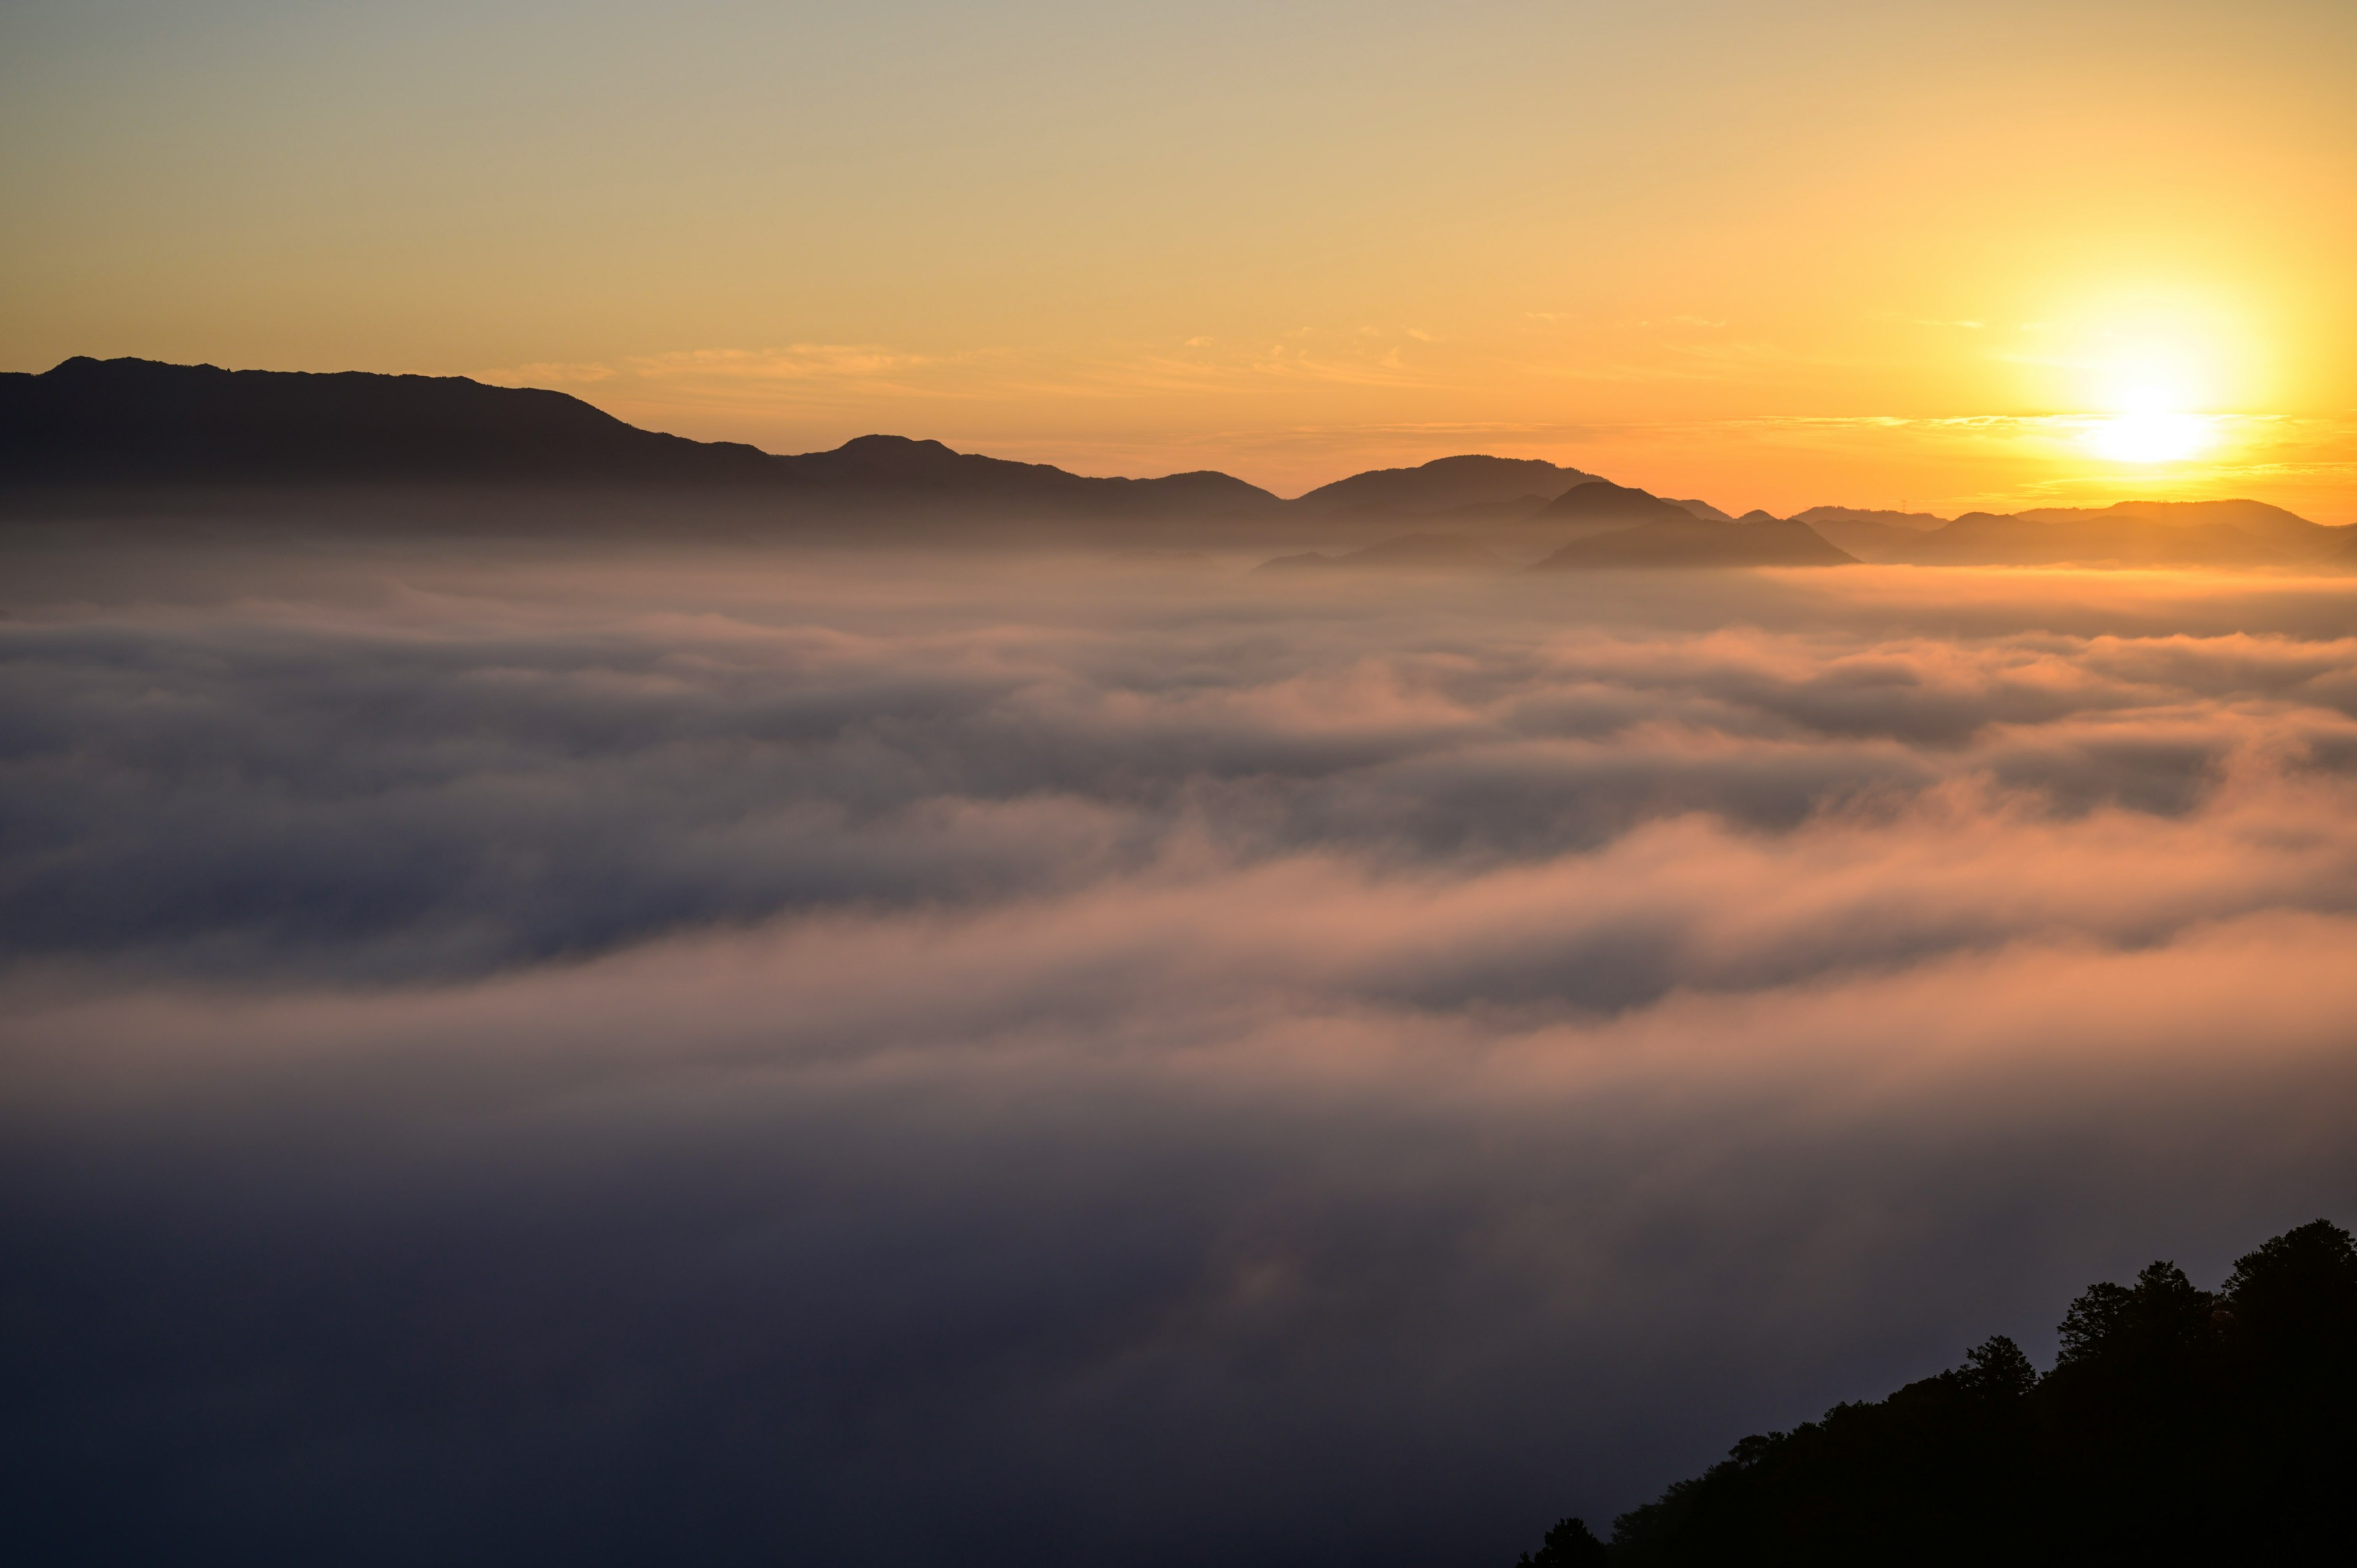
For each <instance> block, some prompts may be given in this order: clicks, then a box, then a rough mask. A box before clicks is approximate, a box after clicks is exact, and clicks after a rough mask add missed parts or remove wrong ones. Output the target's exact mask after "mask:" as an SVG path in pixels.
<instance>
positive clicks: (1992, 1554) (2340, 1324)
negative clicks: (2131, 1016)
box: [1538, 1219, 2357, 1568]
mask: <svg viewBox="0 0 2357 1568" xmlns="http://www.w3.org/2000/svg"><path fill="white" fill-rule="evenodd" d="M2352 1411H2357V1244H2352V1240H2351V1238H2350V1236H2349V1233H2348V1232H2347V1231H2345V1230H2341V1229H2340V1228H2339V1227H2337V1226H2334V1225H2331V1224H2329V1223H2327V1222H2326V1221H2324V1220H2320V1219H2319V1220H2317V1221H2315V1222H2313V1223H2311V1224H2308V1225H2303V1226H2301V1227H2299V1228H2298V1230H2290V1231H2287V1232H2286V1233H2285V1234H2283V1235H2281V1236H2277V1237H2276V1238H2275V1239H2274V1240H2270V1241H2268V1242H2266V1244H2265V1245H2263V1246H2261V1247H2259V1248H2258V1249H2257V1250H2256V1251H2253V1252H2251V1253H2249V1254H2248V1255H2247V1256H2245V1257H2244V1258H2243V1259H2242V1260H2241V1261H2240V1262H2237V1263H2236V1264H2235V1265H2234V1270H2233V1273H2232V1274H2231V1275H2230V1276H2229V1277H2228V1278H2227V1280H2226V1282H2225V1283H2224V1285H2223V1286H2222V1288H2221V1289H2219V1290H2218V1291H2216V1292H2214V1293H2213V1292H2210V1291H2204V1290H2200V1289H2197V1288H2195V1286H2194V1285H2193V1283H2192V1282H2190V1280H2188V1279H2187V1278H2186V1276H2185V1274H2184V1273H2182V1272H2181V1271H2180V1270H2179V1269H2178V1268H2177V1267H2176V1266H2175V1265H2174V1264H2171V1263H2168V1262H2157V1263H2154V1264H2152V1265H2151V1266H2150V1267H2148V1268H2147V1269H2146V1270H2145V1271H2144V1272H2143V1273H2141V1274H2139V1275H2137V1276H2136V1282H2135V1283H2133V1284H2126V1285H2123V1284H2117V1283H2108V1282H2107V1283H2099V1284H2095V1285H2091V1286H2090V1287H2088V1289H2087V1290H2086V1292H2085V1293H2084V1294H2082V1295H2081V1296H2080V1297H2079V1299H2078V1300H2077V1301H2075V1302H2073V1303H2072V1305H2071V1309H2070V1311H2069V1313H2068V1314H2067V1315H2066V1316H2064V1317H2063V1319H2062V1325H2061V1354H2060V1355H2059V1357H2058V1358H2057V1359H2056V1362H2055V1365H2054V1367H2053V1368H2052V1369H2051V1370H2050V1371H2048V1372H2047V1373H2046V1374H2045V1375H2044V1376H2043V1377H2040V1376H2039V1375H2038V1373H2037V1370H2036V1369H2034V1368H2033V1367H2032V1366H2031V1365H2030V1363H2029V1359H2028V1358H2027V1357H2025V1356H2024V1355H2023V1354H2022V1353H2021V1351H2020V1350H2019V1348H2017V1347H2016V1346H2015V1345H2014V1344H2013V1342H2012V1341H2011V1340H2009V1339H2006V1338H2002V1337H1998V1338H1993V1339H1990V1340H1988V1341H1987V1342H1986V1343H1985V1344H1983V1345H1981V1346H1980V1347H1978V1348H1975V1349H1974V1350H1973V1351H1971V1352H1970V1353H1969V1354H1968V1355H1967V1356H1966V1357H1965V1359H1964V1365H1962V1366H1960V1367H1958V1368H1956V1369H1953V1370H1952V1371H1946V1372H1942V1373H1940V1374H1939V1375H1938V1376H1936V1377H1932V1378H1927V1379H1925V1380H1922V1381H1921V1382H1917V1383H1910V1384H1909V1385H1908V1386H1907V1387H1905V1388H1903V1389H1900V1391H1898V1392H1896V1393H1894V1394H1892V1395H1891V1396H1890V1397H1889V1398H1888V1399H1885V1400H1883V1401H1881V1402H1876V1403H1860V1404H1841V1405H1836V1406H1835V1407H1834V1408H1833V1409H1832V1410H1830V1411H1828V1412H1825V1415H1824V1418H1823V1419H1822V1420H1818V1421H1813V1422H1806V1423H1803V1424H1802V1425H1800V1426H1798V1427H1795V1428H1794V1429H1793V1430H1792V1431H1790V1432H1771V1433H1768V1434H1764V1435H1760V1436H1752V1437H1747V1438H1745V1439H1744V1440H1743V1441H1742V1442H1740V1443H1738V1444H1736V1445H1735V1447H1734V1449H1733V1450H1732V1451H1731V1453H1730V1454H1729V1456H1728V1457H1727V1459H1726V1460H1725V1461H1723V1462H1722V1463H1720V1464H1718V1465H1717V1466H1713V1467H1712V1468H1711V1469H1710V1470H1709V1471H1708V1472H1706V1474H1704V1475H1702V1476H1700V1477H1696V1478H1695V1479H1693V1480H1686V1481H1680V1482H1678V1483H1677V1484H1676V1485H1674V1486H1673V1487H1670V1488H1669V1490H1668V1491H1666V1492H1664V1493H1663V1495H1662V1497H1661V1498H1660V1499H1659V1500H1658V1501H1656V1502H1652V1503H1648V1504H1646V1505H1645V1506H1644V1507H1642V1508H1641V1509H1636V1510H1635V1511H1634V1512H1632V1513H1628V1514H1624V1515H1622V1516H1621V1518H1620V1520H1617V1521H1615V1524H1614V1527H1613V1536H1612V1543H1611V1546H1610V1548H1609V1553H1605V1554H1602V1555H1600V1556H1598V1557H1597V1558H1596V1559H1595V1560H1598V1561H1607V1562H1610V1563H1644V1564H1651V1563H1660V1564H1730V1563H1743V1564H1752V1563H1759V1564H1771V1565H1772V1564H1788V1563H1789V1564H1803V1563H1806V1564H1813V1565H1815V1564H1824V1565H1849V1564H1857V1565H1861V1568H1862V1565H1865V1564H1878V1565H1879V1564H1889V1563H1935V1564H1949V1563H1953V1564H1965V1563H1972V1564H1987V1563H2029V1564H2048V1563H2052V1564H2066V1563H2067V1564H2072V1565H2074V1568H2078V1565H2091V1568H2092V1565H2103V1564H2114V1563H2118V1564H2127V1563H2138V1564H2142V1563H2157V1564H2178V1563H2186V1564H2191V1563H2203V1564H2212V1563H2268V1564H2284V1565H2292V1568H2308V1565H2319V1568H2320V1565H2323V1564H2337V1563H2348V1562H2350V1561H2351V1560H2352V1548H2357V1420H2352V1413H2351V1412H2352ZM1538 1561H1541V1562H1544V1561H1547V1559H1546V1558H1545V1557H1544V1554H1543V1555H1542V1557H1541V1558H1540V1559H1539V1560H1538Z"/></svg>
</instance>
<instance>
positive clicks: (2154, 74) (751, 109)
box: [0, 0, 2357, 522]
mask: <svg viewBox="0 0 2357 1568" xmlns="http://www.w3.org/2000/svg"><path fill="white" fill-rule="evenodd" d="M2352 78H2357V12H2352V9H2351V8H2350V7H2349V6H2347V5H2341V4H2337V3H2333V0H2265V3H2254V4H2241V5H2215V4H2208V5H2191V4H2181V3H2175V4H2173V3H2166V0H2162V3H2154V0H2141V3H2135V4H2129V3H2092V4H2052V3H2043V4H2014V3H2009V0H1998V3H1994V4H1976V5H1953V6H1918V5H1907V6H1891V5H1868V4H1859V3H1851V0H1844V3H1828V0H1818V3H1803V4H1791V5H1775V6H1763V5H1745V4H1734V3H1725V0H1668V3H1649V4H1551V5H1547V4H1534V3H1508V0H1472V3H1469V4H1463V5H1452V6H1448V7H1439V6H1431V5H1374V4H1361V5H1342V4H1276V5H1271V4H1250V5H1247V4H1241V3H1235V0H1200V3H1197V4H1191V5H1184V6H1179V5H1115V6H1107V5H1081V4H1073V3H1051V0H1035V3H1028V4H1006V5H983V4H965V5H946V4H908V3H886V4H877V5H862V6H856V7H854V6H840V5H828V6H818V5H755V4H745V3H727V0H683V3H681V4H674V5H664V6H661V7H655V6H646V5H617V4H611V3H598V0H590V3H576V4H566V5H556V4H536V3H524V4H517V3H496V0H494V3H490V4H485V3H479V0H477V3H470V4H467V5H457V4H451V3H447V0H418V3H415V4H411V5H401V6H383V5H357V4H343V3H333V4H306V5H296V4H290V3H264V0H220V3H213V4H206V5H187V4H163V3H153V0H72V3H70V4H68V3H60V0H16V3H14V4H12V5H9V6H8V7H6V9H5V14H0V204H5V210H6V212H7V213H8V215H9V217H8V221H7V222H6V224H5V227H0V368H7V369H15V370H28V371H38V370H41V369H46V368H47V367H48V365H50V364H53V363H55V362H56V361H58V360H60V359H63V358H65V357H67V356H69V355H72V354H94V355H101V356H112V355H119V354H133V355H141V356H145V357H151V358H157V359H165V360H181V361H199V360H200V361H208V362H212V363H217V364H222V365H229V366H236V367H254V368H270V369H283V370H346V369H361V370H375V371H413V372H422V373H433V374H460V375H471V376H476V377H479V378H483V379H487V380H494V381H504V382H511V383H515V384H532V385H543V386H554V387H559V388H562V389H564V390H565V391H568V392H575V393H576V394H578V395H580V396H583V397H586V398H587V399H589V400H591V401H592V402H595V403H597V404H598V405H599V406H601V407H605V408H607V409H609V410H610V411H612V412H614V413H617V414H619V415H620V416H622V417H624V418H627V419H630V420H631V421H632V422H634V423H637V424H645V425H649V426H651V427H655V428H659V429H665V430H673V431H677V432H680V433H682V434H685V435H695V436H700V437H706V438H722V437H725V438H729V439H740V440H748V441H752V442H754V443H756V444H758V445H760V446H765V447H768V448H770V449H772V450H787V451H799V450H810V449H815V448H820V447H825V446H834V445H835V444H837V443H839V442H840V441H842V440H844V439H846V438H848V437H850V436H854V435H861V434H865V433H867V432H871V431H888V432H892V433H897V434H904V435H920V436H931V437H935V438H939V439H942V440H946V441H948V442H950V443H951V444H952V445H954V446H959V447H961V448H963V449H968V450H983V451H988V452H992V453H995V454H997V455H1002V456H1016V457H1023V458H1028V459H1032V460H1039V461H1050V462H1055V463H1059V464H1062V465H1064V466H1067V467H1073V468H1076V469H1079V470H1081V471H1084V472H1092V473H1132V474H1144V473H1159V472H1168V471H1174V470H1180V469H1188V468H1198V467H1216V468H1222V469H1225V470H1227V471H1230V472H1232V473H1236V474H1239V475H1241V476H1243V477H1244V478H1249V479H1252V480H1254V481H1255V482H1258V483H1262V484H1265V485H1268V486H1270V487H1271V488H1273V489H1277V490H1278V491H1280V492H1281V493H1286V494H1291V493H1297V492H1298V491H1299V490H1301V489H1308V488H1309V487H1311V486H1313V485H1316V484H1318V483H1322V482H1324V481H1326V480H1329V479H1331V478H1338V477H1340V475H1342V474H1344V473H1348V472H1351V471H1354V470H1356V469H1360V468H1364V467H1379V466H1390V465H1396V464H1403V463H1413V462H1419V461H1423V460H1425V459H1426V458H1429V457H1433V456H1442V455H1445V454H1448V453H1452V452H1460V451H1490V452H1496V453H1500V454H1503V455H1509V456H1544V457H1548V458H1551V459H1554V460H1555V461H1558V462H1564V463H1568V464H1571V465H1573V466H1576V467H1583V468H1587V469H1589V470H1590V471H1598V472H1603V473H1606V474H1608V475H1609V476H1610V477H1612V478H1616V479H1619V480H1620V481H1622V482H1624V483H1633V484H1641V485H1643V486H1645V487H1646V488H1649V489H1654V490H1656V491H1658V492H1663V493H1669V494H1675V495H1681V496H1700V497H1702V498H1704V499H1709V500H1712V501H1714V502H1716V503H1717V504H1719V505H1721V506H1723V507H1726V508H1727V509H1728V510H1736V511H1740V510H1746V509H1748V508H1749V507H1752V506H1766V507H1769V508H1770V509H1771V510H1779V511H1790V510H1797V509H1799V508H1801V507H1803V506H1808V505H1813V504H1846V505H1858V506H1901V505H1904V506H1908V507H1912V508H1915V509H1923V510H1943V511H1955V510H1965V509H1967V508H1970V507H1975V506H2006V505H2020V504H2047V505H2053V504H2079V503H2093V504H2100V503H2103V502H2105V501H2109V500H2113V499H2126V498H2130V497H2145V498H2151V497H2188V498H2193V497H2206V496H2224V495H2247V496H2253V497H2256V498H2258V499H2267V500H2274V501H2276V502H2278V503H2279V504H2284V505H2287V506H2290V507H2292V508H2293V509H2294V510H2300V511H2301V512H2303V513H2304V514H2305V515H2308V516H2310V517H2313V518H2316V519H2317V520H2318V521H2331V522H2346V521H2357V304H2352V298H2351V291H2350V289H2349V286H2348V274H2349V258H2350V257H2351V256H2352V255H2357V203H2352V202H2351V201H2350V200H2349V199H2348V193H2349V192H2350V191H2351V190H2352V189H2357V98H2352V95H2351V94H2350V93H2349V91H2347V84H2348V82H2349V81H2351V80H2352Z"/></svg>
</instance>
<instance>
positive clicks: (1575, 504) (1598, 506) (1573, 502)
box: [1531, 479, 1695, 527]
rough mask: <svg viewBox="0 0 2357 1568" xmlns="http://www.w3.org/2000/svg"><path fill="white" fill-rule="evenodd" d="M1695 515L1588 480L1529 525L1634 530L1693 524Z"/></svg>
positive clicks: (1642, 494) (1606, 481)
mask: <svg viewBox="0 0 2357 1568" xmlns="http://www.w3.org/2000/svg"><path fill="white" fill-rule="evenodd" d="M1694 515H1695V514H1694V513H1693V512H1691V511H1688V510H1686V509H1685V508H1684V507H1683V506H1681V505H1679V504H1678V503H1677V502H1676V501H1665V500H1663V499H1662V498H1661V497H1659V496H1656V495H1651V494H1649V493H1647V492H1646V491H1644V490H1641V489H1633V488H1631V487H1630V486H1626V485H1616V484H1614V483H1612V482H1611V481H1610V480H1609V479H1589V480H1587V482H1586V483H1584V484H1577V485H1574V486H1573V487H1572V488H1571V489H1567V490H1566V491H1564V493H1563V494H1561V495H1559V496H1557V497H1555V499H1554V500H1552V501H1550V502H1549V503H1547V505H1546V506H1545V507H1544V509H1542V510H1540V511H1539V512H1538V513H1537V514H1536V515H1535V516H1534V517H1533V518H1532V520H1531V521H1534V522H1541V523H1547V524H1566V523H1568V524H1576V525H1580V526H1586V527H1593V526H1597V525H1606V526H1611V527H1634V526H1636V525H1637V524H1638V523H1641V522H1657V521H1659V522H1682V521H1690V520H1693V518H1694Z"/></svg>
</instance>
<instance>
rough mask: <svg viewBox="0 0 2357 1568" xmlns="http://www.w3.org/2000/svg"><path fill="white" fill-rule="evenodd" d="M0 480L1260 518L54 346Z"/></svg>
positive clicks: (7, 379)
mask: <svg viewBox="0 0 2357 1568" xmlns="http://www.w3.org/2000/svg"><path fill="white" fill-rule="evenodd" d="M0 483H5V484H6V485H8V486H11V487H14V488H18V489H22V488H26V487H33V486H48V487H57V486H70V487H84V488H88V487H148V488H166V487H178V488H202V487H221V486H233V487H246V488H253V489H264V490H267V489H274V488H285V487H324V488H335V487H347V488H350V487H382V486H445V487H447V486H542V487H558V488H588V489H597V488H602V487H612V486H661V487H667V488H676V487H689V488H693V489H700V490H704V491H707V492H724V491H725V492H728V493H730V494H731V495H733V496H736V497H737V498H738V499H747V498H767V499H776V500H779V501H784V502H791V503H796V504H798V505H800V506H801V507H802V508H804V509H813V508H814V509H819V510H829V511H852V512H858V511H864V510H877V509H879V508H896V509H902V510H907V509H911V508H913V509H915V510H920V511H940V510H986V511H999V512H1006V511H1022V512H1040V513H1047V514H1052V515H1058V516H1067V517H1070V516H1092V517H1096V516H1101V517H1109V518H1127V517H1166V516H1179V515H1184V516H1200V517H1238V516H1243V517H1269V518H1274V517H1277V516H1281V515H1283V513H1284V510H1285V503H1284V502H1282V501H1280V500H1278V499H1277V498H1276V497H1275V496H1273V495H1271V494H1270V493H1269V492H1268V491H1266V490H1264V489H1259V488H1258V487H1256V486H1253V485H1248V484H1246V483H1244V482H1243V480H1241V479H1236V478H1230V477H1229V476H1227V475H1225V474H1211V473H1191V474H1174V475H1171V476H1168V478H1156V479H1123V478H1086V477H1083V476H1082V475H1079V474H1071V473H1067V472H1065V471H1064V470H1063V469H1061V468H1056V467H1049V466H1048V465H1046V464H1039V463H1011V462H1006V461H1005V460H1003V459H1000V458H996V457H985V456H977V455H974V454H972V453H960V452H954V451H952V450H951V449H950V448H949V447H947V446H942V444H941V443H940V442H938V441H912V440H909V439H908V438H906V437H903V436H897V435H865V436H861V437H859V438H858V439H856V440H854V441H850V442H846V443H845V445H843V446H840V447H837V448H836V449H834V451H831V452H814V453H808V454H804V455H802V456H775V455H772V454H770V453H766V452H762V451H760V450H759V449H758V448H756V447H752V446H742V445H739V444H737V443H733V442H704V441H691V440H688V439H686V438H685V437H683V436H678V435H661V434H659V433H657V432H654V431H649V430H640V429H639V428H637V427H636V426H634V425H630V424H624V423H623V422H622V421H620V420H619V419H616V418H614V417H613V416H612V415H611V414H608V413H603V412H601V411H600V410H598V409H596V408H593V407H591V406H590V405H589V404H587V403H583V402H581V401H580V400H579V399H578V398H574V397H568V396H566V395H565V393H563V392H544V391H539V390H535V389H531V388H518V387H494V386H486V385H484V384H482V383H481V382H479V381H468V380H467V379H465V378H463V377H456V376H384V375H373V374H368V373H364V372H359V371H347V372H340V373H335V374H326V375H313V374H305V373H299V372H291V371H223V370H219V369H216V368H214V367H212V366H210V365H166V364H159V363H156V362H155V361H153V360H103V361H102V360H89V359H74V360H66V361H65V362H64V363H63V364H60V365H59V366H58V367H56V368H55V369H53V370H50V371H45V372H43V373H41V374H38V375H27V374H22V373H10V374H5V375H0Z"/></svg>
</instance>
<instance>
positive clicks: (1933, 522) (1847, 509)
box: [1792, 506, 1948, 533]
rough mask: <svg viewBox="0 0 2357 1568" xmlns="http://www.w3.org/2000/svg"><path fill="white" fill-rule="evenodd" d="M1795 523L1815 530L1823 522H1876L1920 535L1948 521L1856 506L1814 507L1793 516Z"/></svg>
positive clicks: (1923, 514)
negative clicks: (1805, 524)
mask: <svg viewBox="0 0 2357 1568" xmlns="http://www.w3.org/2000/svg"><path fill="white" fill-rule="evenodd" d="M1792 521H1794V522H1805V523H1807V524H1808V525H1809V526H1810V527H1812V528H1814V527H1815V526H1816V525H1817V524H1819V523H1821V522H1876V523H1881V524H1883V525H1885V526H1886V527H1889V528H1907V529H1913V530H1915V531H1916V532H1919V533H1923V532H1930V531H1932V529H1935V528H1945V527H1946V526H1947V525H1948V520H1947V519H1946V518H1944V517H1934V516H1933V515H1932V513H1930V512H1928V511H1876V510H1872V509H1870V508H1865V507H1854V506H1813V507H1811V508H1810V509H1809V510H1806V511H1797V512H1794V513H1793V514H1792Z"/></svg>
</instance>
